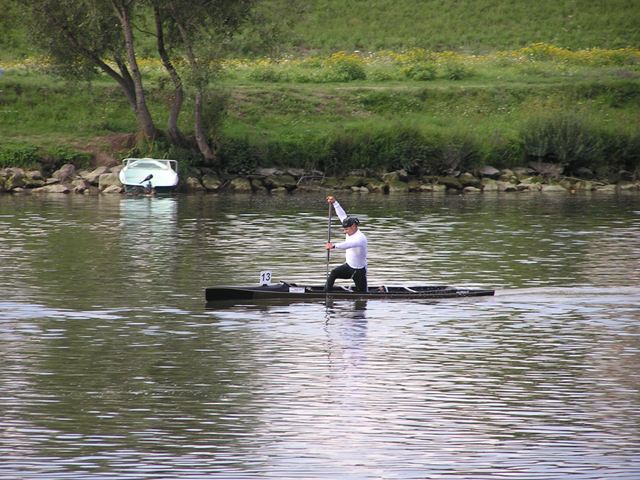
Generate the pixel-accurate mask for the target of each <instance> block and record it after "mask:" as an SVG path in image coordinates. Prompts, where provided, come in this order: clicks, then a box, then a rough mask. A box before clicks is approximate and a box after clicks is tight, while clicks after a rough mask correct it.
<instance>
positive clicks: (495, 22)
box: [269, 0, 640, 53]
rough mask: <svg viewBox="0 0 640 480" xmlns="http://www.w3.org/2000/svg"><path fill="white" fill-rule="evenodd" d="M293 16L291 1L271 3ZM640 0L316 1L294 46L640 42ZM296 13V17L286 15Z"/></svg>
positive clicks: (471, 48)
mask: <svg viewBox="0 0 640 480" xmlns="http://www.w3.org/2000/svg"><path fill="white" fill-rule="evenodd" d="M269 3H271V4H275V5H277V6H278V8H277V11H278V12H279V13H280V14H281V15H283V16H284V17H285V18H287V15H289V16H293V14H294V13H295V9H293V8H291V7H287V6H288V5H289V4H290V3H291V2H289V1H288V0H271V1H270V2H269ZM638 7H639V5H638V2H637V1H636V0H607V1H606V2H599V1H593V0H572V1H557V0H539V1H536V2H528V1H522V0H500V1H495V0H458V1H451V0H374V1H371V0H316V1H311V2H305V5H304V6H303V7H302V11H303V15H302V18H301V19H300V20H294V21H293V22H294V27H293V35H292V37H291V39H290V41H289V45H290V48H293V49H296V50H302V49H305V50H319V51H323V52H329V51H335V50H346V51H352V50H361V51H378V50H382V49H395V50H401V49H407V48H415V47H421V48H427V49H431V50H447V49H449V50H456V51H464V52H474V53H486V52H489V51H494V50H508V49H513V48H517V47H522V46H525V45H528V44H530V43H534V42H546V43H553V44H556V45H560V46H562V47H565V48H571V49H583V48H592V47H600V48H621V47H627V46H636V47H637V46H638V45H640V29H638V25H640V8H638ZM288 12H290V13H288Z"/></svg>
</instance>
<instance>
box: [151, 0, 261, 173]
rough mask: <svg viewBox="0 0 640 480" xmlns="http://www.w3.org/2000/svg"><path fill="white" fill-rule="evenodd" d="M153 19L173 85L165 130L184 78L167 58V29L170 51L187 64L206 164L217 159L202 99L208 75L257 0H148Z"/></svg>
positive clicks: (174, 122)
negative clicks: (174, 91)
mask: <svg viewBox="0 0 640 480" xmlns="http://www.w3.org/2000/svg"><path fill="white" fill-rule="evenodd" d="M151 3H152V5H153V10H154V17H155V20H156V33H157V38H158V46H159V54H160V57H161V58H162V60H163V65H164V66H165V69H167V71H168V72H169V74H170V76H171V78H172V80H173V82H174V86H175V90H176V95H175V101H174V105H173V109H172V115H176V117H175V118H173V117H170V120H169V131H170V136H172V135H176V136H179V133H178V132H177V130H176V131H174V132H173V133H171V132H172V129H173V127H174V126H175V125H177V114H178V113H179V108H178V102H181V101H182V95H183V90H182V87H183V81H182V78H181V77H180V75H179V74H178V72H177V70H176V69H175V67H174V66H173V63H172V62H171V60H170V59H169V55H168V54H167V50H166V49H165V48H164V46H165V35H164V31H165V28H163V26H166V30H167V32H168V35H167V36H166V38H168V40H169V42H168V43H169V45H170V48H171V50H172V51H176V52H179V54H180V56H181V58H184V59H185V60H186V63H187V65H188V67H189V70H188V75H187V78H188V79H189V81H188V83H189V86H190V87H191V88H192V90H193V95H194V126H193V128H194V136H195V141H196V144H197V146H198V149H199V150H200V152H201V153H202V156H203V157H204V161H205V163H207V164H212V165H216V164H217V163H218V158H217V155H216V151H215V147H214V145H212V142H211V138H210V135H209V134H208V131H207V130H208V129H207V125H206V122H205V119H206V116H205V115H204V112H203V110H204V108H205V105H204V102H205V98H206V92H207V88H208V85H209V83H210V81H211V79H212V78H213V77H214V76H215V74H216V71H217V70H218V67H219V63H220V58H221V56H222V55H223V53H224V48H225V45H227V44H228V42H229V40H230V39H231V37H232V36H233V34H234V33H235V32H236V31H238V29H239V28H240V27H241V26H242V24H243V23H244V22H245V21H247V19H248V18H249V17H250V13H251V10H252V8H253V6H254V5H255V4H256V0H217V1H211V0H151Z"/></svg>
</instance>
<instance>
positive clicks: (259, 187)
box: [249, 178, 269, 193]
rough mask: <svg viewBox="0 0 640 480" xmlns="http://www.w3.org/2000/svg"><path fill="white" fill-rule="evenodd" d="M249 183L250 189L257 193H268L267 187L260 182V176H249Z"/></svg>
mask: <svg viewBox="0 0 640 480" xmlns="http://www.w3.org/2000/svg"><path fill="white" fill-rule="evenodd" d="M249 182H250V183H251V189H252V190H253V191H254V192H257V193H269V189H268V188H267V187H266V186H265V185H264V183H262V180H261V179H260V178H251V179H249Z"/></svg>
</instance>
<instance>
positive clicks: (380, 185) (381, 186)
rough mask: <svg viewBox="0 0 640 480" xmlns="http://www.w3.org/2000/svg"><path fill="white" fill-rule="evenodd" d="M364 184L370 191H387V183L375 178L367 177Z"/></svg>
mask: <svg viewBox="0 0 640 480" xmlns="http://www.w3.org/2000/svg"><path fill="white" fill-rule="evenodd" d="M364 186H365V187H367V190H368V191H370V192H378V193H384V192H386V191H387V184H386V183H384V182H383V181H382V180H378V179H377V178H368V179H367V182H366V183H365V185H364Z"/></svg>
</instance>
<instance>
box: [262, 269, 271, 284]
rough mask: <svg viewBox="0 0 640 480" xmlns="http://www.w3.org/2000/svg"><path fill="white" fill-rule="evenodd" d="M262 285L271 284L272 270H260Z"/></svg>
mask: <svg viewBox="0 0 640 480" xmlns="http://www.w3.org/2000/svg"><path fill="white" fill-rule="evenodd" d="M260 285H271V270H264V271H262V272H260Z"/></svg>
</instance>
